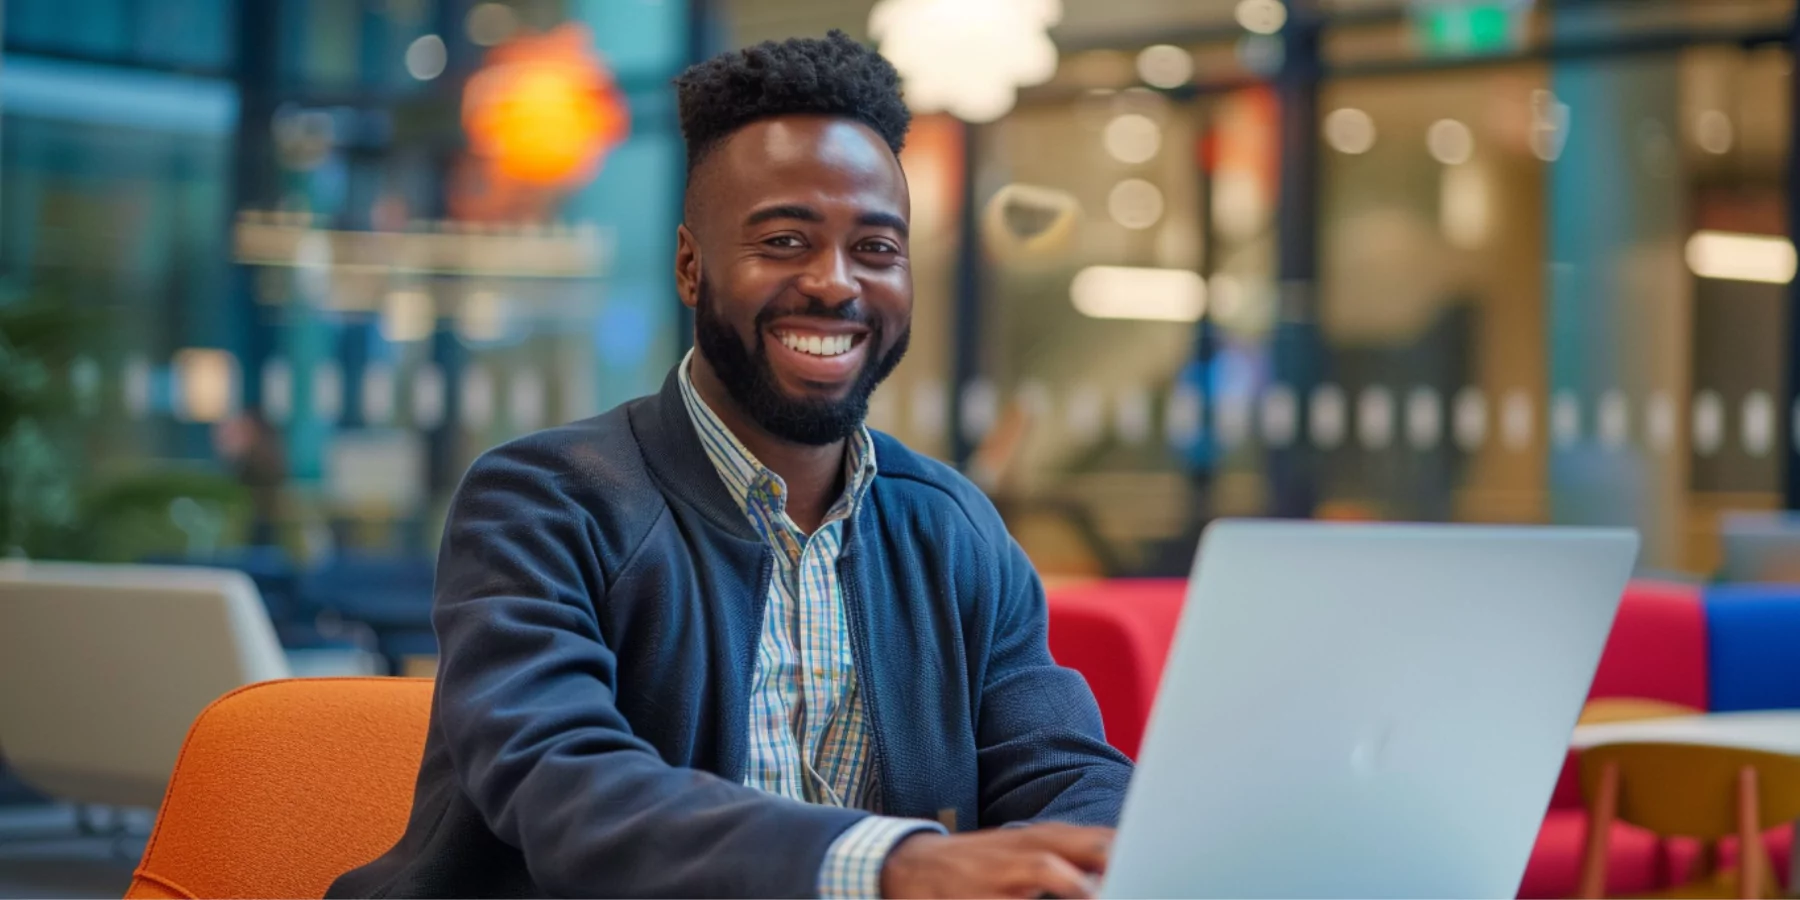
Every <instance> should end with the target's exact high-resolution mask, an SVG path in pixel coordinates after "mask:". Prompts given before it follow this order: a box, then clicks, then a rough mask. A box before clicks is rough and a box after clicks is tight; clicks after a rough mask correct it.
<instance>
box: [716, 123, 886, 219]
mask: <svg viewBox="0 0 1800 900" xmlns="http://www.w3.org/2000/svg"><path fill="white" fill-rule="evenodd" d="M704 167H709V168H713V169H714V172H713V174H714V175H722V176H725V177H724V178H722V179H720V180H719V181H715V182H714V187H716V188H721V189H724V190H725V191H727V192H729V193H733V194H737V195H738V196H739V198H740V199H741V198H744V197H747V196H751V195H760V194H763V193H765V192H766V191H768V190H769V189H772V188H777V187H792V186H796V185H809V186H816V187H820V188H825V187H831V188H853V189H856V190H858V191H859V192H871V193H874V194H876V195H881V194H888V195H890V196H891V197H892V198H893V199H894V200H895V201H897V202H902V203H903V202H904V198H905V196H906V180H905V175H904V174H903V173H902V172H901V169H900V162H899V160H897V159H896V158H895V157H894V153H893V151H892V150H890V149H888V145H887V142H886V141H884V140H882V139H881V137H880V136H879V135H877V134H876V133H875V132H874V130H873V129H871V128H869V127H868V126H866V125H862V124H860V123H857V122H854V121H851V120H848V119H839V118H831V117H826V116H782V117H779V118H771V119H763V120H760V121H757V122H752V123H750V124H749V125H746V126H744V127H743V128H741V129H739V130H738V131H737V132H735V133H734V134H732V135H731V137H729V138H727V139H726V140H725V142H724V143H723V144H722V145H721V146H720V147H719V148H718V150H717V151H715V152H714V154H713V155H712V158H711V159H709V160H708V161H707V163H705V164H704Z"/></svg>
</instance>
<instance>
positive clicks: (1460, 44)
mask: <svg viewBox="0 0 1800 900" xmlns="http://www.w3.org/2000/svg"><path fill="white" fill-rule="evenodd" d="M1530 11H1531V10H1530V4H1529V3H1519V2H1517V0H1466V2H1456V0H1435V2H1434V0H1423V2H1418V3H1415V4H1414V6H1413V8H1412V15H1411V18H1412V24H1413V35H1414V37H1415V39H1416V40H1417V41H1418V43H1419V47H1420V48H1421V49H1423V50H1424V51H1425V52H1426V53H1429V54H1431V55H1433V56H1472V55H1477V54H1485V53H1498V52H1502V51H1506V50H1511V49H1513V48H1515V47H1517V46H1518V45H1519V44H1520V42H1521V38H1522V37H1523V35H1524V31H1525V17H1526V15H1527V14H1529V13H1530Z"/></svg>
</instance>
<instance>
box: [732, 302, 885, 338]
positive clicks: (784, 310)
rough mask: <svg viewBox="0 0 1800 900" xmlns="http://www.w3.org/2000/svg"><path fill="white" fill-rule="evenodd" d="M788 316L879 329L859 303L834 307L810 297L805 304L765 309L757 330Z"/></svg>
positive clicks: (783, 304) (771, 306)
mask: <svg viewBox="0 0 1800 900" xmlns="http://www.w3.org/2000/svg"><path fill="white" fill-rule="evenodd" d="M787 316H811V317H813V318H816V319H835V320H837V321H840V322H849V323H851V324H854V325H865V326H868V327H869V328H870V329H875V328H876V327H877V323H876V322H875V320H874V318H873V317H871V316H870V315H869V313H868V311H867V310H865V309H863V306H862V303H860V302H858V301H855V300H852V301H850V302H848V303H839V304H837V305H835V306H834V305H831V304H827V303H826V302H825V301H823V300H820V299H819V298H817V297H808V298H807V300H806V302H805V303H780V304H770V305H768V306H765V307H763V308H762V309H761V310H760V311H758V312H757V314H756V327H757V330H759V331H760V330H761V329H762V328H763V326H765V325H768V324H769V323H771V322H773V321H775V320H776V319H780V318H785V317H787Z"/></svg>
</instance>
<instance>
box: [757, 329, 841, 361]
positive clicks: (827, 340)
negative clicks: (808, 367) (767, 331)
mask: <svg viewBox="0 0 1800 900" xmlns="http://www.w3.org/2000/svg"><path fill="white" fill-rule="evenodd" d="M776 338H777V339H778V340H780V341H781V344H782V346H784V347H786V348H788V349H789V350H796V351H799V352H801V353H806V354H810V355H812V356H838V355H840V354H844V353H849V352H850V348H851V347H852V346H855V344H856V338H855V337H854V336H853V335H848V334H828V335H817V334H815V335H808V336H805V337H802V336H800V335H797V334H788V333H785V332H781V333H777V334H776Z"/></svg>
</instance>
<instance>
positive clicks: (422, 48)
mask: <svg viewBox="0 0 1800 900" xmlns="http://www.w3.org/2000/svg"><path fill="white" fill-rule="evenodd" d="M448 60H449V51H447V50H446V49H445V48H444V39H443V38H441V37H438V36H437V35H435V34H427V35H423V36H421V37H419V38H418V39H417V40H415V41H413V42H412V43H411V44H409V45H407V47H406V72H407V74H409V75H411V76H412V77H414V78H417V79H418V80H420V81H430V80H431V79H433V78H436V77H438V76H439V75H442V74H444V66H445V64H446V63H447V61H448Z"/></svg>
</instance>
